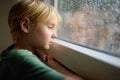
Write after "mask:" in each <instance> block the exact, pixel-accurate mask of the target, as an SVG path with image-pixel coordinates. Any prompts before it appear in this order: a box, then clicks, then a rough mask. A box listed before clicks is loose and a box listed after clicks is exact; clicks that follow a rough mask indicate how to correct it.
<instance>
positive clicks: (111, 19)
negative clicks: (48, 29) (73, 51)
mask: <svg viewBox="0 0 120 80" xmlns="http://www.w3.org/2000/svg"><path fill="white" fill-rule="evenodd" d="M54 1H55V2H54V4H55V7H56V9H57V10H58V12H59V13H60V14H61V15H62V18H63V24H62V25H61V26H62V27H59V29H58V31H57V32H58V37H59V39H62V40H65V41H69V42H72V43H75V44H78V45H82V46H85V47H88V48H92V49H95V50H99V51H104V52H107V53H110V54H115V55H118V56H120V0H54Z"/></svg>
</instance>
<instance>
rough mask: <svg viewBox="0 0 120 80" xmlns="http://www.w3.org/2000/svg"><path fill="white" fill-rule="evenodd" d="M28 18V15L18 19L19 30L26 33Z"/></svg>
mask: <svg viewBox="0 0 120 80" xmlns="http://www.w3.org/2000/svg"><path fill="white" fill-rule="evenodd" d="M29 24H30V19H29V18H28V17H24V18H22V19H21V20H20V29H21V31H23V32H25V33H28V32H29V28H30V25H29Z"/></svg>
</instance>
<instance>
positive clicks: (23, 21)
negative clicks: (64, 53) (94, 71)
mask: <svg viewBox="0 0 120 80" xmlns="http://www.w3.org/2000/svg"><path fill="white" fill-rule="evenodd" d="M60 21H61V17H60V15H59V14H58V12H57V11H56V10H55V9H54V8H53V7H52V6H50V5H49V4H46V3H44V2H43V1H40V0H19V1H18V2H17V3H16V4H15V5H14V6H13V7H12V8H11V10H10V12H9V16H8V23H9V27H10V30H11V34H12V37H13V41H14V44H13V45H11V46H10V47H8V48H7V49H6V50H4V51H3V52H2V54H1V65H0V80H8V79H10V80H81V78H80V77H78V76H76V75H75V74H73V73H71V72H69V71H67V70H66V69H65V68H63V67H62V66H61V65H60V64H59V63H57V62H55V61H54V59H53V58H52V57H51V56H49V55H46V54H45V53H44V52H43V50H48V49H49V48H50V46H51V45H53V39H54V38H56V37H57V34H56V33H55V30H56V28H57V26H58V25H59V23H60ZM42 61H43V62H42ZM48 66H49V67H48ZM53 68H54V69H53ZM55 69H56V70H55Z"/></svg>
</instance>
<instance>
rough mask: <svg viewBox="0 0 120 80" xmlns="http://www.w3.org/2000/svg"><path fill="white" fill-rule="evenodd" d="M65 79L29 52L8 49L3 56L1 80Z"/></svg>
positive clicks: (0, 72)
mask: <svg viewBox="0 0 120 80" xmlns="http://www.w3.org/2000/svg"><path fill="white" fill-rule="evenodd" d="M65 77H66V76H65V75H63V74H61V73H59V72H57V71H56V70H54V69H52V68H50V67H48V66H47V65H45V64H44V63H43V62H41V61H40V60H39V59H38V58H37V57H36V56H35V55H33V54H32V53H31V52H30V51H28V50H22V49H21V50H9V49H7V50H5V51H3V52H2V54H1V63H0V80H64V79H65Z"/></svg>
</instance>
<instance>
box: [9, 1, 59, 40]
mask: <svg viewBox="0 0 120 80" xmlns="http://www.w3.org/2000/svg"><path fill="white" fill-rule="evenodd" d="M52 12H54V13H55V14H56V17H57V19H58V20H57V21H58V22H57V24H58V25H59V23H60V22H61V16H60V15H59V13H58V12H57V11H56V10H55V9H54V8H53V7H52V6H51V5H49V4H47V3H45V2H43V1H42V0H19V1H18V2H17V3H16V4H15V5H14V6H13V7H12V8H11V9H10V12H9V16H8V24H9V27H10V30H11V34H12V36H13V40H14V41H15V40H16V39H18V38H19V36H20V34H21V29H20V20H21V19H22V18H24V17H28V18H29V19H30V20H31V21H32V22H38V21H39V22H43V21H46V20H47V19H48V18H49V17H50V15H51V14H52ZM58 25H57V26H58Z"/></svg>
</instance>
